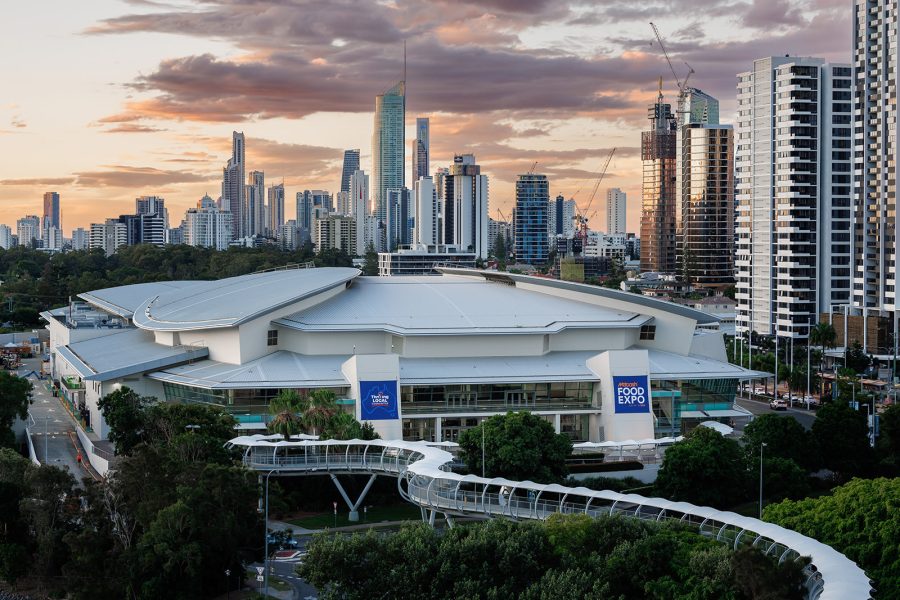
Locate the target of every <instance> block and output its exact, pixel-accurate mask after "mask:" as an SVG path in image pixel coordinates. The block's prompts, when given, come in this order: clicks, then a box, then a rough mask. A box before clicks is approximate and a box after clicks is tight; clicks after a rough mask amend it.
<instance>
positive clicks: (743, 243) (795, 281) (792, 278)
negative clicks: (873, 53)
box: [735, 57, 852, 339]
mask: <svg viewBox="0 0 900 600" xmlns="http://www.w3.org/2000/svg"><path fill="white" fill-rule="evenodd" d="M738 80H739V83H738V121H737V126H736V129H735V134H736V136H735V187H736V189H737V194H736V200H737V219H736V221H737V224H736V233H737V248H736V256H735V259H736V260H735V262H736V265H735V268H736V273H737V281H736V294H735V299H736V300H737V302H738V305H737V319H736V330H737V332H738V333H744V332H748V331H753V332H756V333H760V334H763V335H777V336H778V337H779V338H782V339H784V338H788V339H794V338H803V339H805V338H807V336H808V335H809V330H810V328H811V327H812V326H813V325H815V324H816V323H817V322H818V321H819V315H820V313H822V312H829V311H830V309H831V306H832V305H836V304H846V303H847V302H848V299H849V295H850V270H851V265H850V262H851V172H850V170H851V154H852V150H851V140H852V136H851V132H852V127H851V125H850V122H851V119H852V114H851V104H850V102H849V100H848V99H847V96H848V94H849V93H850V90H851V87H850V85H851V81H852V80H851V73H850V68H849V66H847V65H840V64H830V63H827V62H825V61H824V60H822V59H817V58H801V57H771V58H764V59H760V60H756V61H754V65H753V70H752V71H748V72H746V73H741V74H740V75H738Z"/></svg>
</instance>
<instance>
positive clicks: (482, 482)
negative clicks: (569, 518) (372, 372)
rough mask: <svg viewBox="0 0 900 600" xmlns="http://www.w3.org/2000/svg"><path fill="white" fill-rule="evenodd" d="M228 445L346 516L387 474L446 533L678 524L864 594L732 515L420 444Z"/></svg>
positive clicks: (822, 552)
mask: <svg viewBox="0 0 900 600" xmlns="http://www.w3.org/2000/svg"><path fill="white" fill-rule="evenodd" d="M303 437H306V436H303ZM228 444H229V445H230V446H232V447H235V446H237V447H242V448H244V456H243V462H244V464H245V465H246V466H247V467H249V468H251V469H253V470H256V471H259V472H262V473H268V474H270V475H271V474H279V475H323V474H328V475H331V477H332V479H333V480H334V482H335V484H336V485H337V486H338V489H339V490H340V492H341V495H342V496H343V497H344V499H345V500H346V502H347V504H348V506H350V509H351V511H356V510H357V509H358V508H359V505H360V504H361V503H362V500H363V498H364V496H365V493H366V492H367V491H368V488H369V487H370V486H371V483H372V481H374V478H375V477H376V476H378V475H387V476H395V477H397V486H398V489H399V491H400V495H401V496H402V497H403V498H404V499H405V500H408V501H409V502H412V503H413V504H416V505H417V506H419V507H420V508H421V509H422V516H423V518H424V519H426V520H427V521H428V522H429V523H431V524H434V520H435V517H436V515H438V514H441V515H443V516H444V518H446V520H447V523H448V525H449V526H451V527H452V526H453V519H454V517H505V518H509V519H546V518H547V517H548V516H550V515H552V514H555V513H562V514H586V515H588V516H592V517H599V516H604V515H620V516H623V517H630V518H636V519H643V520H647V521H678V522H681V523H685V524H686V525H689V526H691V527H694V528H696V529H697V530H698V532H699V533H700V534H701V535H705V536H709V537H711V538H714V539H716V540H718V541H720V542H722V543H725V544H728V545H729V546H731V547H733V548H737V547H739V546H740V545H743V544H746V545H752V546H756V547H759V548H761V549H762V550H763V551H764V552H765V553H766V554H769V555H773V556H777V557H778V560H779V561H785V560H794V559H796V558H798V557H801V556H809V557H810V558H811V559H812V560H811V562H810V564H809V565H808V566H807V568H806V574H807V579H806V582H805V585H806V589H807V597H808V598H810V599H811V600H816V599H821V600H849V599H866V598H870V597H871V594H872V586H871V583H870V581H869V578H868V577H867V576H866V574H865V573H864V572H863V570H862V569H860V568H859V567H858V566H857V565H856V564H855V563H854V562H853V561H851V560H850V559H848V558H847V557H846V556H844V555H843V554H841V553H840V552H838V551H837V550H834V549H833V548H831V547H830V546H828V545H826V544H823V543H821V542H817V541H816V540H814V539H812V538H809V537H806V536H804V535H801V534H799V533H797V532H795V531H791V530H789V529H785V528H784V527H779V526H778V525H774V524H772V523H766V522H764V521H760V520H758V519H753V518H750V517H745V516H742V515H738V514H736V513H733V512H725V511H719V510H716V509H713V508H708V507H704V506H695V505H693V504H689V503H686V502H672V501H670V500H665V499H663V498H645V497H643V496H638V495H635V494H620V493H617V492H612V491H608V490H601V491H596V490H590V489H587V488H584V487H575V488H572V487H566V486H562V485H557V484H549V485H547V484H540V483H534V482H531V481H510V480H508V479H502V478H493V479H486V478H483V477H478V476H475V475H460V474H458V473H453V472H452V471H451V470H450V464H451V463H452V461H453V456H452V455H451V454H450V453H449V452H447V451H446V450H442V449H441V448H440V444H429V443H426V442H404V441H393V440H371V441H362V440H348V441H342V440H321V441H319V440H314V439H291V440H290V441H286V440H284V438H282V437H281V436H265V435H252V436H242V437H238V438H235V439H233V440H231V441H230V442H228ZM338 474H356V475H370V476H371V477H370V480H369V483H368V485H367V486H366V489H365V490H364V491H363V494H362V496H360V498H359V499H358V500H357V501H356V502H355V503H354V502H352V501H351V500H350V499H349V498H348V497H347V494H346V493H345V492H344V490H343V488H342V487H341V486H340V483H339V482H338V481H337V478H336V475H338Z"/></svg>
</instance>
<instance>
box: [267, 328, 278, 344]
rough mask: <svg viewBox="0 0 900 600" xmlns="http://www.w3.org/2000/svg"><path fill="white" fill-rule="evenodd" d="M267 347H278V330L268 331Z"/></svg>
mask: <svg viewBox="0 0 900 600" xmlns="http://www.w3.org/2000/svg"><path fill="white" fill-rule="evenodd" d="M266 342H267V345H269V346H277V345H278V330H277V329H270V330H269V335H268V339H267V340H266Z"/></svg>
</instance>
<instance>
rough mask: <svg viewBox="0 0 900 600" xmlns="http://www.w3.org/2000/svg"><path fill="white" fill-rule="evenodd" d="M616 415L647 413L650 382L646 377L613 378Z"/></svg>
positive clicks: (622, 376)
mask: <svg viewBox="0 0 900 600" xmlns="http://www.w3.org/2000/svg"><path fill="white" fill-rule="evenodd" d="M613 389H614V391H615V395H616V413H618V414H622V413H649V412H650V382H649V381H648V380H647V376H646V375H621V376H613Z"/></svg>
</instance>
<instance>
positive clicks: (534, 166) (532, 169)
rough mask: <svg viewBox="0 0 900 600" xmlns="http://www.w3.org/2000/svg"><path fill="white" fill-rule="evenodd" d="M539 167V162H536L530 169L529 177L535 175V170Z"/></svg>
mask: <svg viewBox="0 0 900 600" xmlns="http://www.w3.org/2000/svg"><path fill="white" fill-rule="evenodd" d="M537 166H538V161H534V162H533V163H532V164H531V168H530V169H528V174H529V175H534V170H535V169H537Z"/></svg>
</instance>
